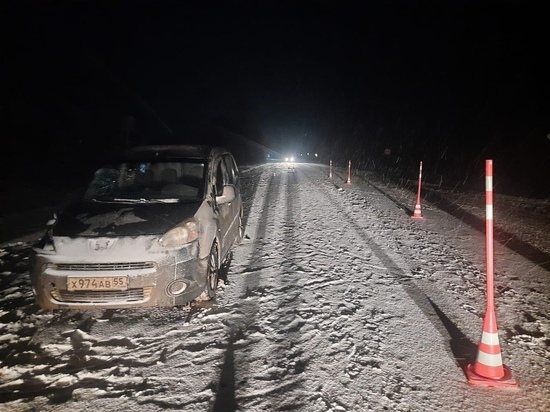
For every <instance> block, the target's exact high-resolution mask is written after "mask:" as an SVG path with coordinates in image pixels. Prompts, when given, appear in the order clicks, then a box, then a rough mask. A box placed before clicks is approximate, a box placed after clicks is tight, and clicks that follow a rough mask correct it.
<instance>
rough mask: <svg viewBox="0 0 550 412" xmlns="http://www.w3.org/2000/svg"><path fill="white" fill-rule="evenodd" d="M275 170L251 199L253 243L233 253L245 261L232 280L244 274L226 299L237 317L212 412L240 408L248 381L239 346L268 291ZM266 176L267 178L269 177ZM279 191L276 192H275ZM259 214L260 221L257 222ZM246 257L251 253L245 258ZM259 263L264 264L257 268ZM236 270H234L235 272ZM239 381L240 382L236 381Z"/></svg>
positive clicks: (276, 195) (276, 184)
mask: <svg viewBox="0 0 550 412" xmlns="http://www.w3.org/2000/svg"><path fill="white" fill-rule="evenodd" d="M273 170H274V167H273V166H272V167H269V168H267V170H266V171H265V172H264V173H263V174H262V177H261V179H266V182H265V184H264V185H261V184H259V185H258V187H257V189H258V188H260V187H261V188H262V190H261V191H258V190H256V192H255V195H254V197H253V198H252V199H250V213H249V215H248V216H247V227H248V226H249V225H250V224H251V223H255V224H256V227H255V230H254V235H253V236H252V239H251V241H250V242H242V243H241V245H240V246H239V248H238V249H237V250H236V251H235V252H234V253H235V255H236V256H237V257H238V258H237V259H236V261H239V262H244V263H243V264H242V265H240V266H239V267H238V269H240V272H234V273H231V274H230V276H231V277H236V276H238V275H239V274H243V275H244V277H243V278H242V280H241V279H239V281H238V282H237V281H235V283H236V284H238V285H239V286H240V287H239V288H238V290H237V291H236V295H233V294H231V293H229V294H228V296H227V297H226V301H227V302H226V304H225V305H224V306H231V307H232V311H233V312H236V313H237V317H236V318H235V316H234V317H233V319H232V320H231V324H230V325H229V327H230V333H229V342H228V345H227V349H226V354H225V359H224V364H223V367H222V371H221V375H220V382H219V383H218V390H217V394H216V401H215V403H214V405H213V409H212V410H213V411H214V412H216V411H235V410H237V409H238V408H239V402H240V399H238V396H237V391H238V389H237V386H242V385H243V384H245V383H246V382H244V381H243V377H245V376H247V374H248V367H247V354H246V353H245V352H242V353H241V351H240V349H241V348H242V347H241V346H239V345H238V344H237V341H238V340H242V339H245V338H246V337H247V335H249V334H251V333H254V332H255V330H256V328H257V326H256V324H257V316H258V313H259V310H260V302H259V300H260V299H261V297H262V296H263V295H265V293H266V291H265V290H264V289H263V288H262V287H261V286H260V283H261V277H262V270H263V269H265V267H266V264H265V261H264V260H265V259H268V258H269V246H270V245H269V243H268V241H267V239H266V234H267V229H268V226H269V225H270V224H272V220H273V219H274V218H273V217H272V216H271V213H270V212H271V210H272V208H273V207H274V206H275V205H276V204H277V202H278V201H279V192H278V189H279V188H280V186H281V185H280V181H281V176H280V174H278V173H276V172H274V171H273ZM266 176H267V178H266ZM274 188H276V189H274ZM258 198H261V199H262V202H261V204H260V206H259V207H258V209H257V210H256V209H255V207H254V206H255V204H256V200H257V199H258ZM255 215H257V218H256V219H254V218H255V217H256V216H255ZM243 254H248V256H247V257H243V256H242V255H243ZM258 260H260V262H261V265H258V263H260V262H258ZM235 269H237V268H235V267H234V268H233V270H235ZM230 297H233V298H234V300H235V302H236V303H230V301H229V300H228V299H230ZM237 378H239V380H238V381H237Z"/></svg>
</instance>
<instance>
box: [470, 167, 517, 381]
mask: <svg viewBox="0 0 550 412" xmlns="http://www.w3.org/2000/svg"><path fill="white" fill-rule="evenodd" d="M485 244H486V261H487V308H486V310H485V318H484V319H483V333H482V334H481V342H480V343H479V345H478V349H477V357H476V361H475V362H474V364H473V365H467V366H466V368H465V369H466V370H465V372H466V376H467V377H468V382H470V383H471V384H473V385H484V386H506V387H512V388H516V387H517V386H518V384H517V382H516V381H515V380H514V379H513V378H512V373H511V372H510V369H508V368H507V367H506V366H505V365H503V363H502V355H501V353H500V343H499V341H498V328H497V317H496V314H495V296H494V287H495V286H494V262H493V260H494V256H493V250H494V248H493V161H492V160H490V159H488V160H486V161H485Z"/></svg>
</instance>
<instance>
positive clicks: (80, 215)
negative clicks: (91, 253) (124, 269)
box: [53, 201, 201, 237]
mask: <svg viewBox="0 0 550 412" xmlns="http://www.w3.org/2000/svg"><path fill="white" fill-rule="evenodd" d="M200 205H201V202H193V203H146V204H121V203H95V202H84V201H82V202H78V203H75V204H73V205H71V206H69V207H67V208H66V209H65V210H63V212H62V213H60V214H59V216H58V220H57V223H56V224H55V226H54V228H53V236H67V237H79V236H85V237H94V236H140V235H161V234H164V233H165V232H167V231H168V230H170V229H172V228H173V227H174V226H176V225H177V224H179V223H181V222H182V221H184V220H185V219H188V218H192V217H193V216H194V215H195V213H196V212H197V210H198V209H199V207H200Z"/></svg>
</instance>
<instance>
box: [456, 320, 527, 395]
mask: <svg viewBox="0 0 550 412" xmlns="http://www.w3.org/2000/svg"><path fill="white" fill-rule="evenodd" d="M466 376H467V377H468V382H470V383H471V384H473V385H484V386H507V387H517V386H518V384H517V382H516V381H515V380H514V379H513V378H512V373H511V371H510V369H509V368H508V367H507V366H505V365H504V364H503V363H502V354H501V352H500V343H499V340H498V329H497V321H496V316H495V312H494V310H489V311H488V312H487V313H486V314H485V319H484V321H483V332H482V334H481V342H480V343H479V345H478V350H477V357H476V360H475V362H474V363H473V364H471V365H467V367H466Z"/></svg>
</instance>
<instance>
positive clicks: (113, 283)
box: [67, 276, 128, 290]
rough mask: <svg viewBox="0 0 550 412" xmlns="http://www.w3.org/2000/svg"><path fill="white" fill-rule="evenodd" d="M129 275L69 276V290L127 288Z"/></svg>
mask: <svg viewBox="0 0 550 412" xmlns="http://www.w3.org/2000/svg"><path fill="white" fill-rule="evenodd" d="M126 289H128V277H127V276H118V277H105V278H96V277H94V278H87V277H67V290H126Z"/></svg>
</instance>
